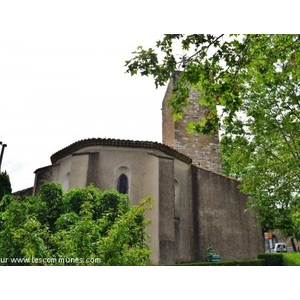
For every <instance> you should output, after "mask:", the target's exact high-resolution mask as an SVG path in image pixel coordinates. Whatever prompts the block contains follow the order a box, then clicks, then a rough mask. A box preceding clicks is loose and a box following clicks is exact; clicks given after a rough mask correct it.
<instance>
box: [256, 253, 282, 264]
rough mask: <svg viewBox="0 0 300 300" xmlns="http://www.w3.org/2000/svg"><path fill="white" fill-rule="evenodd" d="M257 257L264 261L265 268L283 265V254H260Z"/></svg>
mask: <svg viewBox="0 0 300 300" xmlns="http://www.w3.org/2000/svg"><path fill="white" fill-rule="evenodd" d="M257 257H258V258H259V259H264V260H265V266H282V265H283V254H281V253H260V254H258V256H257Z"/></svg>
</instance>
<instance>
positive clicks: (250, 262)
mask: <svg viewBox="0 0 300 300" xmlns="http://www.w3.org/2000/svg"><path fill="white" fill-rule="evenodd" d="M264 265H265V260H264V259H252V260H233V261H220V262H192V263H180V264H176V265H174V266H189V267H191V266H218V267H220V266H264Z"/></svg>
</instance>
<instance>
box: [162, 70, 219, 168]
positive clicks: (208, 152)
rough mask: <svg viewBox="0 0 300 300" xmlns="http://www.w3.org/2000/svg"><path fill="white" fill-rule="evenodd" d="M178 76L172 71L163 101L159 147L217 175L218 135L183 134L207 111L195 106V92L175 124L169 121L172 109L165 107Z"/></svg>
mask: <svg viewBox="0 0 300 300" xmlns="http://www.w3.org/2000/svg"><path fill="white" fill-rule="evenodd" d="M179 75H180V71H176V72H175V73H174V74H173V76H172V78H171V80H170V82H169V85H168V87H167V90H166V93H165V96H164V99H163V104H162V117H163V122H162V126H163V128H162V129H163V134H162V136H163V144H165V145H167V146H170V147H172V148H174V149H176V150H178V151H179V152H181V153H183V154H185V155H187V156H189V157H190V158H191V159H192V160H193V164H194V165H196V166H198V167H201V168H204V169H207V170H210V171H213V172H215V173H221V156H220V145H219V136H218V133H215V134H213V135H209V136H208V135H204V134H201V133H200V134H199V133H189V132H188V131H187V126H188V123H190V122H199V120H203V118H204V113H205V111H207V110H208V108H207V107H205V106H201V105H200V104H199V101H198V99H199V98H200V93H199V92H196V91H191V92H190V101H191V104H190V105H189V106H187V107H186V108H185V109H184V115H183V118H182V119H179V120H178V121H176V122H174V121H173V117H172V115H171V112H172V108H171V107H169V106H168V103H167V102H168V99H169V98H170V97H171V95H172V88H173V86H174V82H175V81H176V79H177V78H178V77H179Z"/></svg>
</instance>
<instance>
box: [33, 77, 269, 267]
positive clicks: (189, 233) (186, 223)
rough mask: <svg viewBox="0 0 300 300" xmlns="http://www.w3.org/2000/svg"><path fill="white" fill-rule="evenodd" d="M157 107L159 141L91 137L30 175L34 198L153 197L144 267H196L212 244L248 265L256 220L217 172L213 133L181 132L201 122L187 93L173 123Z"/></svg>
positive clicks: (258, 246) (256, 247)
mask: <svg viewBox="0 0 300 300" xmlns="http://www.w3.org/2000/svg"><path fill="white" fill-rule="evenodd" d="M176 76H178V73H175V74H174V76H173V79H171V80H170V83H169V85H168V87H167V91H166V94H165V97H164V99H163V103H162V116H163V128H162V130H163V143H162V144H161V143H157V142H145V141H132V140H117V139H102V138H92V139H86V140H81V141H77V142H75V143H73V144H71V145H69V146H67V147H66V148H64V149H62V150H60V151H58V152H56V153H54V154H53V155H52V156H51V163H52V164H51V165H50V166H46V167H43V168H39V169H37V170H36V171H35V183H34V187H33V194H34V195H37V194H38V191H39V188H40V186H41V185H42V184H43V183H44V182H46V181H54V182H57V183H60V184H61V185H62V187H63V189H64V190H65V191H67V190H69V189H71V188H80V187H85V186H87V185H89V184H91V183H93V184H94V185H95V186H97V187H99V188H101V189H103V190H108V189H116V190H119V191H120V192H122V193H128V195H129V198H130V199H131V201H132V203H133V204H137V203H138V202H139V201H140V200H141V199H143V198H145V197H146V196H152V197H153V198H154V208H153V209H152V210H151V211H149V212H148V213H147V218H150V219H151V221H152V223H151V225H150V226H149V228H148V230H147V231H148V232H149V233H150V235H151V243H150V248H151V250H152V254H151V263H152V264H154V265H157V264H171V263H176V262H191V261H201V260H203V259H204V255H205V252H206V249H207V248H208V247H209V246H211V247H213V248H214V249H215V250H216V251H217V252H218V253H219V254H220V256H221V259H222V260H238V259H255V258H257V254H258V253H260V252H263V251H264V240H263V235H262V232H261V229H260V228H257V227H255V222H256V219H255V215H254V213H253V212H247V211H246V210H245V208H246V201H247V196H245V195H243V194H241V193H240V192H239V190H238V189H237V186H238V185H239V182H238V181H236V180H234V179H231V178H228V177H226V176H224V175H222V174H221V158H220V147H219V138H218V134H215V135H213V136H204V135H201V134H191V133H188V132H187V124H188V123H189V122H191V121H196V120H199V118H201V116H202V117H203V115H204V113H205V108H203V107H201V106H200V105H199V103H198V98H199V94H198V93H196V92H194V91H192V92H191V95H190V99H191V102H192V104H191V105H190V106H189V107H188V108H187V109H186V112H185V115H184V117H183V118H182V119H180V120H179V121H177V122H175V123H174V122H173V118H172V116H171V109H170V107H168V105H167V100H168V98H169V97H170V95H171V90H172V86H173V84H174V81H175V80H176Z"/></svg>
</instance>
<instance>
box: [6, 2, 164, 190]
mask: <svg viewBox="0 0 300 300" xmlns="http://www.w3.org/2000/svg"><path fill="white" fill-rule="evenodd" d="M5 2H6V4H5V5H3V3H2V2H1V10H0V28H1V29H0V141H2V142H3V143H6V144H7V145H8V146H7V148H5V152H4V157H3V163H2V168H1V169H2V171H5V170H6V171H7V172H8V174H9V175H10V179H11V183H12V188H13V191H17V190H20V189H24V188H27V187H30V186H32V185H33V182H34V174H33V172H34V171H35V170H36V169H37V168H40V167H44V166H47V165H49V164H51V162H50V156H51V155H52V154H53V153H55V152H56V151H58V150H60V149H62V148H64V147H66V146H68V145H69V144H71V143H73V142H76V141H78V140H80V139H86V138H93V137H96V138H97V137H101V138H105V137H106V138H119V139H134V140H150V141H158V142H161V110H160V108H161V102H162V99H163V96H164V92H165V88H160V89H155V86H154V83H153V80H152V79H150V78H146V77H143V78H141V77H140V76H134V77H131V76H130V75H129V74H125V67H124V64H125V60H127V59H129V58H130V57H131V52H132V51H134V50H136V47H137V46H138V45H143V46H154V45H155V41H156V40H158V39H159V38H160V37H161V36H162V34H154V33H150V34H149V33H146V34H144V33H143V32H142V31H139V30H138V26H136V24H129V26H127V27H126V26H125V27H124V28H122V21H124V19H123V20H121V24H119V25H120V27H119V28H116V24H114V22H115V21H116V18H112V19H110V17H111V16H110V17H109V16H107V15H106V11H105V10H103V7H102V6H101V5H100V4H96V2H89V1H87V2H86V1H84V2H83V1H82V3H84V5H80V3H79V2H76V1H72V2H71V1H23V2H22V1H18V5H16V3H15V2H14V1H5ZM41 3H43V4H41ZM47 3H49V4H48V5H47ZM71 3H72V4H71ZM99 3H100V2H99ZM111 8H113V7H111ZM127 25H128V24H127ZM131 25H134V26H135V27H136V30H135V31H133V30H132V26H131ZM117 29H119V30H117Z"/></svg>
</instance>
